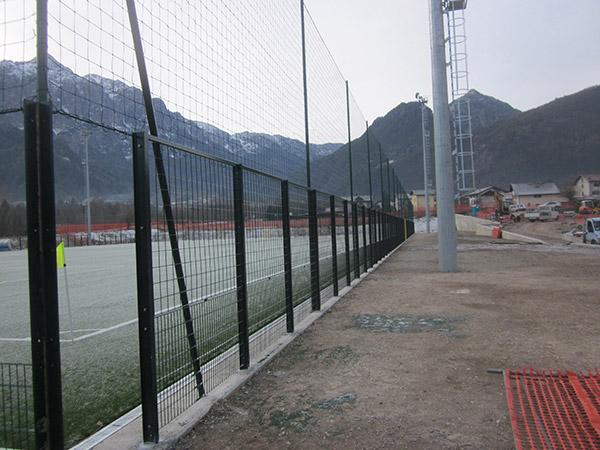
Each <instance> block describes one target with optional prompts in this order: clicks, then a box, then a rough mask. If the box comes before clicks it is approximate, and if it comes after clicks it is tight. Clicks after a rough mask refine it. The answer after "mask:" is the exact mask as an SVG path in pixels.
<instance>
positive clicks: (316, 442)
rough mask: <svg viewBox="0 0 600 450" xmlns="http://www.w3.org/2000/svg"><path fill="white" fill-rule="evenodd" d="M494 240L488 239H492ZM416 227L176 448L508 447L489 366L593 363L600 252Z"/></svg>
mask: <svg viewBox="0 0 600 450" xmlns="http://www.w3.org/2000/svg"><path fill="white" fill-rule="evenodd" d="M496 242H498V241H496ZM435 250H436V244H435V235H429V236H427V235H415V236H413V237H412V238H411V239H410V240H409V242H408V243H407V244H406V245H405V246H404V247H403V248H402V249H401V250H400V251H398V252H396V253H395V254H394V255H393V256H392V257H391V258H390V259H388V261H387V262H385V263H384V264H383V265H382V266H381V267H380V268H379V269H377V270H376V271H375V272H374V273H372V274H371V275H369V276H368V278H367V279H365V280H364V281H363V282H362V283H361V284H360V285H359V286H358V287H357V288H356V289H354V290H352V291H351V292H350V293H349V294H348V295H347V296H346V297H344V298H342V299H341V300H340V301H339V302H338V303H337V304H336V305H335V306H334V307H333V308H332V309H331V310H330V311H329V312H328V313H327V314H325V315H324V316H323V317H322V318H321V319H320V320H318V321H317V322H315V324H313V326H312V327H310V328H309V329H308V330H307V331H306V332H305V334H303V335H302V336H300V337H299V338H298V339H296V340H295V341H294V342H293V343H292V344H290V345H289V347H287V348H286V349H285V350H284V351H283V352H282V353H281V354H280V355H278V356H277V357H276V358H275V359H274V360H273V361H271V363H270V364H269V365H267V366H266V367H265V368H264V369H263V370H262V371H261V372H260V373H259V374H258V375H256V376H255V377H254V378H253V379H252V380H250V381H249V382H248V383H247V384H246V385H244V386H243V387H241V388H240V389H238V391H236V392H235V393H234V394H233V395H232V396H230V397H229V398H228V399H227V400H225V401H222V402H220V403H218V404H217V405H216V406H215V407H214V408H213V409H212V410H211V411H210V413H209V414H208V415H207V416H206V417H205V418H204V419H203V420H202V421H201V422H200V423H199V424H198V425H197V426H196V427H195V428H194V429H193V431H192V432H191V433H189V434H188V435H187V436H186V437H184V438H183V439H181V440H180V442H179V443H178V444H177V446H176V448H178V449H239V448H244V449H262V448H296V449H300V448H301V449H316V448H328V449H374V448H395V449H396V448H400V449H462V448H466V449H511V448H513V447H514V445H513V437H512V431H511V426H510V423H509V420H508V414H507V407H506V400H505V396H504V386H503V379H502V377H501V376H500V375H493V374H488V373H486V369H488V368H508V367H510V368H522V367H534V368H561V369H573V370H578V369H591V368H594V367H597V366H598V365H599V363H600V346H599V345H598V334H599V332H600V320H599V319H600V308H599V306H600V298H599V296H598V284H597V280H598V269H599V263H598V252H596V251H594V250H588V249H587V248H581V247H574V246H564V245H561V246H558V245H549V246H544V245H527V244H517V245H515V244H506V243H505V244H502V243H492V242H490V241H488V240H486V239H485V238H476V237H471V236H461V239H460V246H459V264H460V269H461V271H460V273H457V274H441V273H437V271H436V269H437V263H436V253H435Z"/></svg>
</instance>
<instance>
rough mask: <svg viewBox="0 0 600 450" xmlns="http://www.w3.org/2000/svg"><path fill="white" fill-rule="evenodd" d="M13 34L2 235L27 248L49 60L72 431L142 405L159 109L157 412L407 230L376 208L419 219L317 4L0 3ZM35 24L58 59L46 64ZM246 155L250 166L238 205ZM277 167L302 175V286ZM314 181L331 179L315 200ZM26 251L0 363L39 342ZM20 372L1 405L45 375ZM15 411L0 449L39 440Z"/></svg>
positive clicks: (193, 392)
mask: <svg viewBox="0 0 600 450" xmlns="http://www.w3.org/2000/svg"><path fill="white" fill-rule="evenodd" d="M40 5H47V29H45V28H43V27H42V28H40V23H43V21H41V22H40V20H38V19H40V17H38V15H37V14H36V8H39V7H40ZM132 6H134V7H136V14H135V15H132V14H131V13H132ZM303 16H304V21H303ZM132 25H133V26H132ZM303 26H304V28H303ZM136 27H139V37H140V42H139V44H140V45H138V46H136V42H135V39H134V37H135V28H136ZM303 35H304V39H302V36H303ZM0 36H2V37H3V40H2V42H0V59H1V61H0V130H2V132H3V136H4V138H3V140H2V142H0V150H2V151H3V152H5V154H6V155H8V156H7V158H6V159H5V161H6V164H3V165H1V166H0V248H1V247H3V246H4V247H7V248H8V249H11V250H27V247H28V245H29V244H28V239H27V236H26V235H27V221H26V213H27V207H28V205H27V204H26V203H25V190H26V189H25V188H26V185H27V182H28V181H27V180H28V178H27V177H26V174H25V157H24V152H23V148H24V141H25V137H26V135H27V133H28V131H27V124H25V123H24V120H23V114H22V109H23V102H24V101H25V99H28V98H36V96H37V94H38V88H39V86H40V84H39V83H40V74H42V75H43V74H44V73H47V76H46V78H45V80H42V81H45V82H46V83H47V85H48V90H49V99H50V102H51V105H52V112H53V115H52V121H53V125H52V131H53V135H52V139H53V142H54V190H55V196H56V202H55V205H54V211H55V214H56V244H59V243H63V244H64V246H65V247H66V250H65V257H66V267H64V268H61V269H60V270H59V271H58V272H57V277H58V280H57V281H58V295H59V305H58V307H59V316H60V329H59V339H60V342H61V363H62V367H63V377H62V384H63V392H64V395H63V403H64V432H65V443H66V445H71V444H74V443H77V442H80V441H82V440H84V439H85V438H86V437H87V436H89V435H90V434H92V433H94V432H95V431H97V430H98V429H100V428H102V427H105V426H106V425H108V424H109V423H110V422H111V421H112V420H114V419H116V418H117V417H119V416H121V415H122V414H124V413H126V412H127V411H130V410H132V409H133V408H135V407H136V406H137V405H139V404H140V402H142V401H143V396H142V392H141V389H140V383H139V381H138V379H139V376H138V374H139V372H140V370H143V368H142V367H141V366H140V358H141V357H142V355H141V354H140V351H139V348H138V339H139V338H140V336H139V331H138V328H137V326H138V320H139V311H136V304H135V299H136V298H139V290H138V289H139V286H136V273H135V270H134V268H135V263H136V245H137V244H138V243H139V242H136V218H135V204H134V180H133V177H132V173H133V169H132V166H133V159H134V154H133V151H132V144H131V140H132V138H131V134H132V133H134V132H138V131H146V132H147V131H148V130H149V128H151V126H150V125H151V120H149V108H151V109H152V111H153V112H154V116H155V121H156V129H157V135H158V137H159V138H160V139H162V140H161V141H160V142H158V141H152V142H151V143H149V145H150V146H153V145H154V146H155V147H154V148H152V149H150V148H148V149H147V151H148V161H149V172H150V174H151V177H150V192H151V196H150V197H151V201H150V203H151V216H152V219H151V223H150V230H151V232H150V236H151V239H152V257H151V262H152V265H153V266H152V274H153V285H152V290H151V295H152V299H153V309H154V312H155V317H154V327H155V347H156V398H157V404H158V422H159V425H160V426H163V425H165V424H167V423H169V422H171V421H172V420H173V419H174V418H175V417H177V416H178V415H179V414H180V413H181V412H183V411H184V410H186V409H187V408H188V407H190V406H191V405H192V404H193V403H194V402H196V401H197V400H198V398H200V397H201V396H202V395H203V393H205V392H209V391H211V390H213V389H214V388H215V387H217V386H219V385H220V384H221V383H222V382H223V381H224V380H226V379H227V378H228V377H229V376H230V375H231V374H233V373H235V372H236V371H237V370H239V368H240V360H242V359H243V358H244V355H245V354H246V353H247V354H248V358H249V361H248V363H252V362H253V361H255V360H256V358H257V357H259V355H260V354H261V353H262V352H264V351H265V350H266V349H267V348H268V347H269V346H270V345H272V344H273V343H274V342H275V341H276V340H277V338H278V337H280V336H282V335H283V334H285V333H286V332H287V331H289V328H290V326H295V325H298V324H299V323H300V322H302V321H303V320H304V319H305V318H306V317H308V315H309V314H310V313H311V311H312V310H313V309H314V308H315V304H316V303H315V296H317V293H318V296H319V297H320V298H321V301H322V302H324V301H326V300H327V299H329V298H330V297H332V296H333V295H335V294H337V292H338V291H339V290H341V289H342V288H343V287H345V286H346V285H348V284H350V283H351V282H352V280H354V279H355V278H356V277H358V276H360V275H361V274H362V273H363V272H365V271H366V270H367V268H368V267H370V265H371V264H370V263H371V262H372V261H377V260H379V259H381V257H382V256H383V255H384V253H385V252H388V251H390V250H391V249H392V247H393V246H394V245H397V244H398V243H399V242H400V240H401V239H400V238H401V236H400V235H393V236H387V240H384V237H385V236H383V235H382V233H381V231H379V232H377V233H376V230H382V229H383V228H382V226H381V223H375V217H376V216H375V213H374V211H375V210H377V211H385V213H386V214H389V215H390V217H391V216H395V217H396V218H397V220H399V221H402V220H404V219H410V218H411V214H412V213H411V211H410V204H409V202H408V197H407V196H406V193H405V192H404V191H403V189H402V185H401V183H400V180H399V179H398V178H397V176H396V175H395V173H394V171H393V169H392V167H393V161H390V164H388V156H387V155H386V151H385V149H384V148H382V146H381V145H380V143H379V141H378V139H377V136H376V135H375V134H374V133H373V132H372V131H369V130H368V129H367V127H366V122H365V117H364V115H363V114H362V112H361V110H360V107H359V106H358V104H357V102H356V101H355V99H354V97H353V95H352V91H351V90H350V89H348V84H347V82H346V80H345V78H344V76H343V75H342V74H341V71H340V70H339V68H338V66H337V64H336V62H335V59H334V58H333V57H332V55H331V53H330V51H329V49H328V48H327V45H326V43H325V42H324V40H323V38H322V36H321V34H320V33H319V30H318V28H317V26H316V22H315V20H314V18H313V17H312V16H311V15H310V12H309V11H308V9H307V8H306V7H305V6H304V4H303V2H301V1H299V0H283V1H275V0H269V1H258V0H252V1H249V2H223V1H217V0H211V1H208V2H189V1H185V0H174V1H170V2H166V3H165V2H159V1H158V0H149V1H144V2H140V1H131V0H128V1H121V0H83V1H79V0H77V1H76V0H49V1H48V2H45V1H43V0H5V1H3V2H0ZM40 36H42V37H44V36H45V37H47V52H48V61H47V66H46V65H44V64H43V58H42V60H37V59H36V52H38V51H39V50H40V42H42V41H40ZM303 46H304V48H303ZM41 50H45V48H44V45H42V47H41ZM303 50H304V52H303ZM303 53H304V56H305V60H304V65H303V58H302V55H303ZM140 61H143V62H144V65H145V69H146V70H145V74H146V75H147V79H145V78H144V73H143V71H142V70H141V69H142V67H141V66H140ZM304 77H305V78H306V84H304ZM42 78H43V76H42ZM145 96H146V97H145ZM147 99H151V101H150V103H148V102H145V100H147ZM184 148H185V149H187V150H182V149H184ZM188 150H192V151H188ZM307 150H308V158H307ZM157 155H160V158H157ZM159 160H160V161H161V162H162V169H161V167H159V166H160V164H158V161H159ZM351 161H352V168H350V164H351ZM232 164H241V165H243V169H241V170H242V172H243V185H242V189H241V191H242V192H243V198H242V200H239V201H237V202H236V200H235V198H236V197H235V189H234V185H235V182H234V172H235V170H236V169H235V168H234V167H233V166H232ZM309 167H310V170H309V171H307V169H309ZM307 173H310V177H311V180H310V183H309V182H308V181H309V180H308V178H307ZM161 177H162V180H161ZM282 180H289V188H288V202H289V204H288V207H289V215H288V216H286V217H285V219H289V247H290V249H289V255H288V256H289V260H290V261H291V266H290V269H289V274H290V279H291V282H289V280H286V270H285V260H286V250H285V246H284V241H285V236H284V234H285V233H284V228H285V227H284V226H283V223H284V216H283V208H284V202H283V198H282V195H283V194H282V192H283V191H282V190H281V182H282ZM309 184H310V185H309ZM311 189H318V192H317V193H316V194H315V199H316V200H315V204H314V211H313V212H311V211H312V210H311V202H310V195H312V194H311ZM165 194H167V196H166V197H165ZM331 196H333V203H332V197H331ZM241 205H243V214H242V216H241V219H240V216H239V215H238V216H236V208H238V207H240V206H241ZM332 205H333V208H332ZM363 205H364V206H365V208H366V209H365V215H364V216H363V209H362V208H363ZM311 214H312V215H311ZM363 217H364V218H363ZM377 217H379V216H377ZM386 217H387V216H386ZM313 219H314V222H312V223H313V225H311V220H313ZM240 220H241V223H243V228H242V231H243V233H242V234H243V236H244V247H243V248H244V258H243V266H244V267H243V268H244V278H245V283H244V284H245V292H240V290H239V285H240V254H239V248H240V247H239V246H238V244H239V242H238V241H239V236H240V235H239V233H238V234H236V224H239V223H240ZM372 220H373V224H371V221H372ZM394 220H396V219H394ZM398 224H400V222H398ZM406 226H407V227H408V229H411V226H412V225H411V224H410V221H408V222H407V223H406ZM311 227H312V228H311ZM378 227H379V228H378ZM238 231H239V230H238ZM311 233H313V234H311ZM409 234H410V231H408V235H409ZM311 236H313V237H315V239H312V241H313V244H312V246H311ZM371 239H373V242H374V244H373V245H370V244H371ZM375 242H376V244H375ZM334 243H335V245H334ZM334 247H335V248H334ZM174 249H176V251H175V250H174ZM376 249H378V252H379V253H377V252H376ZM384 250H385V251H384ZM370 252H371V253H370ZM376 253H377V256H375V255H376ZM315 255H316V258H314V256H315ZM311 256H313V257H312V258H311ZM27 257H28V255H27V252H26V251H23V252H10V256H7V257H6V258H5V260H4V261H0V264H2V267H5V266H7V267H10V270H7V271H0V281H2V282H8V284H6V283H5V284H3V285H2V290H1V291H0V300H1V301H2V303H3V304H10V305H12V306H11V311H14V313H13V312H11V314H8V315H3V319H0V326H1V327H2V333H0V335H1V336H6V337H7V338H8V339H5V340H3V341H1V342H0V350H1V352H0V353H1V354H2V355H3V356H2V359H3V361H2V362H0V364H28V363H30V362H31V358H32V355H31V351H30V347H31V344H30V341H29V338H30V336H29V335H28V333H27V332H26V331H24V329H26V328H24V327H23V326H22V325H21V326H19V327H17V326H15V324H17V323H20V324H27V323H28V321H29V316H30V314H31V313H30V312H29V311H28V309H27V307H26V305H27V297H28V293H27V286H26V283H25V282H23V280H26V279H27ZM371 260H372V261H371ZM315 268H316V272H315ZM4 277H7V278H6V279H5V278H4ZM315 279H317V280H318V281H317V283H316V284H315V283H314V281H315ZM15 280H21V282H20V283H17V282H16V281H15ZM13 284H14V285H13ZM288 290H289V292H290V293H291V294H290V295H289V298H290V302H289V304H288V303H286V302H287V297H288V294H287V292H288ZM243 298H245V302H246V303H247V309H246V311H245V314H246V316H243V315H240V311H239V308H240V304H242V303H243V301H242V300H241V299H243ZM317 303H318V302H317ZM13 306H14V307H13ZM290 311H291V313H290ZM290 314H291V317H290ZM244 321H245V323H244ZM243 327H246V335H243V334H240V330H241V328H243ZM246 338H247V339H246ZM244 339H246V340H247V342H244ZM244 346H246V347H247V348H246V347H244ZM3 367H4V366H3ZM7 367H8V366H7ZM11 367H12V366H11ZM19 367H21V366H19ZM6 370H7V371H9V369H6ZM10 370H12V369H10ZM6 373H9V372H6ZM23 373H25V372H23ZM23 380H24V381H23V382H19V383H17V385H15V386H16V387H15V386H13V383H8V385H7V386H9V389H8V390H7V389H5V388H6V386H4V385H3V390H2V398H1V399H0V400H1V401H0V403H2V405H3V407H5V406H6V405H9V404H10V405H12V403H11V402H12V401H13V400H11V399H12V397H10V395H13V394H14V389H17V390H18V392H20V393H23V395H24V397H18V398H19V399H29V397H28V396H29V395H31V392H32V389H34V386H32V384H31V382H30V378H26V379H25V378H23ZM107 386H110V389H107ZM13 387H14V389H13ZM18 395H21V394H18ZM24 405H25V410H24V412H23V414H24V415H21V416H18V417H22V418H24V419H23V423H25V422H26V421H28V420H29V418H30V417H31V415H32V414H33V405H32V402H26V403H25V404H24ZM21 409H22V408H20V409H19V411H21ZM10 410H11V411H13V412H14V411H15V410H14V408H11V409H10ZM11 414H12V412H11ZM19 414H20V413H19ZM12 417H13V416H12V415H10V414H9V415H7V414H6V413H4V414H3V416H2V419H0V422H1V421H2V420H6V421H7V422H2V423H3V424H10V425H6V426H5V427H4V431H5V432H6V430H8V429H11V430H13V431H10V430H9V431H10V433H9V434H6V433H8V432H6V433H5V434H3V435H1V436H0V439H1V441H0V446H7V447H11V446H12V447H16V446H18V445H21V446H23V447H29V446H32V445H33V440H34V436H33V434H31V433H32V429H31V426H32V425H27V426H25V427H22V426H20V425H18V424H17V425H15V424H14V423H13V422H11V420H13V419H12ZM15 417H17V416H15ZM15 420H16V419H15ZM19 420H20V419H19ZM3 426H4V425H3ZM14 430H17V431H18V432H17V433H16V434H15V432H14ZM19 430H20V431H19ZM23 430H26V431H27V432H26V433H25V434H19V433H21V431H23ZM11 433H12V434H11ZM15 436H17V438H18V439H20V441H19V442H24V443H21V444H19V443H18V442H17V441H11V440H10V439H13V438H15ZM19 436H20V437H19ZM23 436H24V437H23ZM22 439H26V441H23V440H22Z"/></svg>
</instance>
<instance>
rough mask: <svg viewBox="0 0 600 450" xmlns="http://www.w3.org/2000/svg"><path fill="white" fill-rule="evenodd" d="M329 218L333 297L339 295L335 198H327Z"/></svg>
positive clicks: (332, 196)
mask: <svg viewBox="0 0 600 450" xmlns="http://www.w3.org/2000/svg"><path fill="white" fill-rule="evenodd" d="M329 218H330V223H331V271H332V274H333V276H332V280H333V295H334V297H337V296H338V294H339V286H338V265H337V215H336V211H335V196H334V195H331V196H330V197H329Z"/></svg>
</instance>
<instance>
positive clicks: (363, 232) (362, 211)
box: [361, 205, 369, 273]
mask: <svg viewBox="0 0 600 450" xmlns="http://www.w3.org/2000/svg"><path fill="white" fill-rule="evenodd" d="M361 213H362V227H363V228H362V235H363V254H364V259H365V263H364V268H365V273H366V272H367V271H368V270H369V252H368V250H367V249H368V244H367V221H366V217H367V214H366V211H365V205H363V206H362V208H361Z"/></svg>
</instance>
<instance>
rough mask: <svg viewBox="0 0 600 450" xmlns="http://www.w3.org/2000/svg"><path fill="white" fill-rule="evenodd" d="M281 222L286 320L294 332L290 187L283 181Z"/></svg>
mask: <svg viewBox="0 0 600 450" xmlns="http://www.w3.org/2000/svg"><path fill="white" fill-rule="evenodd" d="M281 223H282V228H283V272H284V283H285V320H286V326H287V332H288V333H293V332H294V297H293V290H292V243H291V238H290V189H289V184H288V182H287V181H286V180H283V181H282V182H281Z"/></svg>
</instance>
